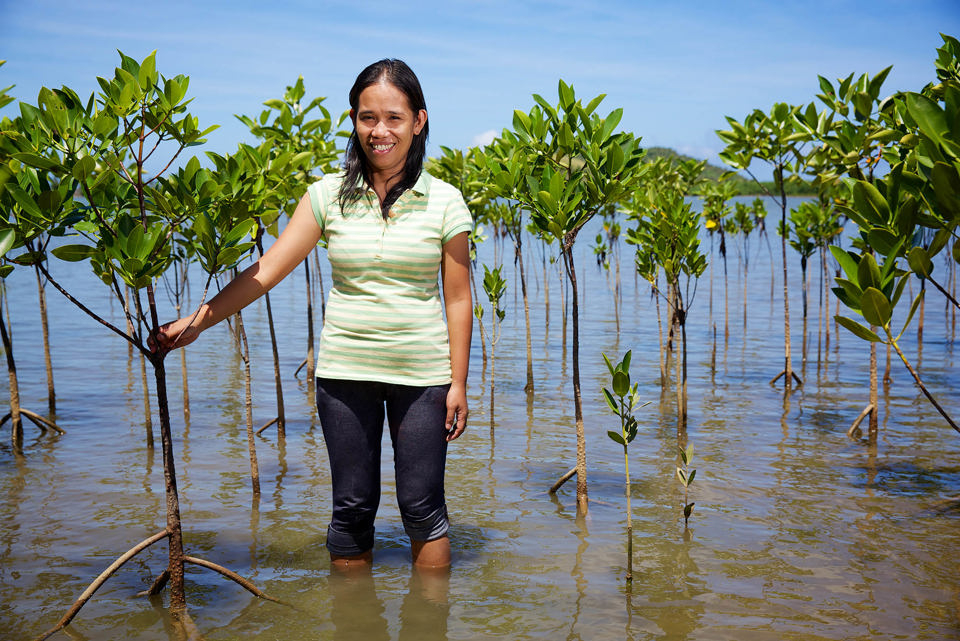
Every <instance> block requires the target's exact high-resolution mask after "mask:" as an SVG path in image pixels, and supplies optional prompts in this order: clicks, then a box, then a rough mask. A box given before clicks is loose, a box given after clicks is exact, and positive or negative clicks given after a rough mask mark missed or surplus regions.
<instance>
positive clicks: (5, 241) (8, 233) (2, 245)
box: [0, 229, 17, 258]
mask: <svg viewBox="0 0 960 641" xmlns="http://www.w3.org/2000/svg"><path fill="white" fill-rule="evenodd" d="M16 239H17V235H16V233H15V232H14V230H12V229H4V230H3V231H0V258H2V257H3V256H4V254H6V253H7V252H8V251H10V248H11V247H13V243H14V241H16Z"/></svg>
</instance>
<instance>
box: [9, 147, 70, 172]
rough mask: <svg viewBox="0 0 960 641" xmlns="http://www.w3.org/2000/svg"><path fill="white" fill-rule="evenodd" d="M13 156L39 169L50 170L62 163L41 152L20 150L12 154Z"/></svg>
mask: <svg viewBox="0 0 960 641" xmlns="http://www.w3.org/2000/svg"><path fill="white" fill-rule="evenodd" d="M11 156H12V157H13V158H15V159H17V160H19V161H20V162H22V163H23V164H25V165H30V166H31V167H36V168H37V169H43V170H44V171H50V170H52V169H56V168H57V167H59V166H60V163H58V162H55V161H53V160H51V159H49V158H46V157H44V156H41V155H39V154H34V153H29V152H20V153H16V154H11Z"/></svg>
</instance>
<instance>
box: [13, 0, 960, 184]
mask: <svg viewBox="0 0 960 641" xmlns="http://www.w3.org/2000/svg"><path fill="white" fill-rule="evenodd" d="M941 32H942V33H946V34H948V35H952V36H955V37H960V0H912V1H909V2H907V1H894V0H871V2H864V1H863V0H857V1H847V0H829V1H826V0H807V1H805V2H769V1H751V0H733V1H729V2H724V1H722V0H716V1H708V0H702V1H690V0H678V1H675V2H664V1H662V0H661V1H659V2H650V1H647V0H635V1H627V0H608V1H606V2H595V1H593V0H578V1H573V0H554V1H530V2H526V1H524V0H473V1H466V0H445V1H434V0H426V1H423V2H416V1H414V2H382V1H379V0H375V1H365V0H346V1H341V0H331V1H327V0H312V1H308V0H291V1H285V0H259V1H257V2H249V1H247V0H229V1H220V0H217V1H205V0H192V1H182V0H170V1H164V0H153V1H152V2H130V1H129V0H124V1H117V0H82V1H77V0H0V60H6V61H7V62H6V64H5V65H4V66H3V67H0V88H3V87H7V86H9V85H15V86H14V87H13V89H12V90H10V92H9V93H10V94H12V95H13V96H14V97H16V98H17V99H18V100H23V101H25V102H29V103H33V104H35V103H36V98H37V93H38V91H39V89H40V88H41V87H43V86H47V87H60V86H61V85H66V86H68V87H71V88H72V89H74V90H75V91H77V92H78V93H79V94H80V95H81V96H82V97H87V96H89V95H90V94H91V93H94V92H96V91H98V90H99V87H98V85H97V82H96V78H97V77H98V76H103V77H112V76H113V69H114V67H116V66H118V65H119V64H120V58H119V55H118V54H117V51H118V50H119V51H122V52H123V53H125V54H126V55H129V56H131V57H133V58H136V59H138V60H142V59H143V58H144V57H146V56H147V55H148V54H149V53H150V52H151V51H154V50H156V51H157V68H158V70H159V71H160V73H161V74H163V75H165V76H168V77H169V76H175V75H178V74H183V75H186V76H189V77H190V90H189V94H188V95H189V96H192V97H193V99H194V100H193V102H192V103H191V105H190V112H191V113H192V114H193V115H194V116H196V117H198V118H199V122H200V126H201V127H207V126H210V125H214V124H216V125H219V126H220V128H219V129H218V130H217V131H215V132H214V133H212V134H210V136H209V138H208V143H207V144H206V145H205V146H204V147H202V148H199V153H202V151H204V150H211V151H216V152H218V153H230V152H233V151H234V150H235V149H236V145H237V143H239V142H252V138H251V137H250V135H249V134H248V132H247V130H246V128H245V127H244V126H243V125H242V123H240V122H239V121H238V120H237V119H236V118H235V117H234V116H235V115H236V114H245V115H249V116H252V117H255V116H256V115H258V114H259V113H260V111H261V110H262V109H263V107H262V103H263V102H264V101H265V100H268V99H271V98H276V97H281V96H282V94H283V91H284V89H285V87H286V86H288V85H291V84H293V83H294V82H296V80H297V77H298V76H303V78H304V83H305V87H306V91H307V99H310V98H312V97H315V96H326V97H327V100H326V101H325V102H324V105H325V106H326V107H327V108H328V109H329V110H330V111H331V113H332V114H334V115H335V116H339V114H341V113H342V112H343V111H344V110H345V109H347V108H348V104H347V93H348V91H349V89H350V86H351V85H352V84H353V81H354V79H355V78H356V76H357V74H358V73H359V72H360V70H361V69H363V68H364V67H365V66H366V65H368V64H369V63H371V62H374V61H376V60H378V59H381V58H400V59H403V60H405V61H406V62H407V63H408V64H409V65H410V66H411V68H413V70H414V71H415V72H416V73H417V75H418V77H419V78H420V81H421V84H422V85H423V89H424V94H425V96H426V100H427V108H428V112H429V117H430V145H429V147H428V153H429V154H430V155H437V154H438V153H439V147H440V146H441V145H443V146H447V147H452V148H461V149H466V148H468V147H470V146H472V145H475V144H484V143H486V142H489V140H490V139H492V137H493V136H494V135H496V134H498V133H500V132H501V131H502V129H503V128H505V127H510V126H511V121H512V115H513V111H514V110H515V109H521V110H524V111H527V110H529V109H530V108H531V107H532V106H533V104H534V102H533V98H532V95H533V94H535V93H536V94H540V95H542V96H543V97H544V98H546V99H547V100H548V101H550V102H552V103H556V102H557V84H558V80H559V79H561V78H562V79H563V80H564V81H565V82H567V83H568V84H572V85H573V87H574V89H575V90H576V93H577V96H578V97H580V98H582V99H583V100H584V102H587V101H588V100H590V99H591V98H593V97H594V96H597V95H599V94H606V99H605V100H604V101H603V103H602V104H601V107H600V108H599V111H601V112H604V114H605V113H607V112H609V111H612V110H613V109H615V108H618V107H620V108H623V120H622V121H621V128H622V129H625V130H628V131H631V132H633V133H634V134H635V135H637V136H640V137H641V138H642V140H643V145H644V146H650V147H652V146H664V147H672V148H673V149H676V150H677V151H679V152H681V153H685V154H688V155H691V156H694V157H696V158H701V159H707V160H709V161H711V162H712V163H714V164H718V165H719V164H721V163H720V161H719V159H718V158H717V156H716V154H717V153H718V152H719V151H721V150H722V149H723V144H722V143H721V141H720V139H719V138H718V137H717V136H716V133H715V131H716V130H717V129H724V128H726V127H727V122H726V120H725V116H731V117H733V118H736V119H737V120H742V119H743V118H744V117H745V116H746V115H747V114H748V113H750V112H751V111H752V110H754V109H757V108H759V109H763V110H764V111H769V109H770V107H771V106H772V105H773V104H774V103H776V102H790V103H793V104H804V105H805V104H807V103H809V102H812V101H814V100H815V97H816V94H817V93H818V92H819V85H818V80H817V76H818V75H820V76H824V77H826V78H828V79H830V80H835V79H836V78H840V77H846V76H847V75H849V74H850V73H855V74H857V75H859V74H861V73H868V74H870V75H871V76H872V75H874V74H876V73H877V72H879V71H880V70H882V69H884V68H885V67H887V66H890V65H892V66H893V70H892V71H891V72H890V75H889V77H888V78H887V81H886V83H885V84H884V90H885V93H893V92H894V91H899V90H911V91H917V90H919V89H920V88H922V87H923V85H925V84H926V83H927V82H930V81H932V80H934V79H935V75H934V74H935V71H934V70H935V67H934V59H935V57H936V48H937V47H938V46H940V45H941V44H942V39H941V38H940V35H939V34H940V33H941ZM16 113H17V112H16V103H13V104H11V105H9V106H7V107H6V108H5V109H4V110H3V111H2V112H0V115H11V116H12V115H15V114H16Z"/></svg>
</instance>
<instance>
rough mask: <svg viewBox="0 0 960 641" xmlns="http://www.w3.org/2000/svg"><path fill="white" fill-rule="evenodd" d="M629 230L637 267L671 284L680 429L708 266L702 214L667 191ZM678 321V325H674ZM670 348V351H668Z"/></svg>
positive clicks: (680, 428) (669, 298) (681, 428)
mask: <svg viewBox="0 0 960 641" xmlns="http://www.w3.org/2000/svg"><path fill="white" fill-rule="evenodd" d="M636 224H637V226H636V227H635V228H633V229H630V230H628V231H627V242H629V243H631V244H634V245H637V246H638V253H637V266H638V269H643V270H644V271H645V272H646V273H648V274H649V273H652V272H656V271H657V269H659V270H662V271H663V274H664V278H665V280H666V283H667V293H666V296H665V300H666V302H667V305H668V306H669V308H670V312H671V322H670V327H671V332H672V331H673V329H674V327H676V329H677V331H678V332H679V337H678V342H677V360H676V368H677V380H676V385H677V387H676V394H677V430H678V433H681V434H682V433H683V431H684V430H685V429H686V423H687V330H686V327H687V316H688V314H689V311H690V308H691V306H692V305H693V300H694V297H695V294H696V285H697V281H698V279H699V278H700V276H701V275H702V274H703V272H704V271H705V270H706V268H707V259H706V256H705V255H704V254H703V253H701V251H700V239H699V232H700V225H699V215H698V214H697V213H696V212H693V211H692V210H691V207H690V204H689V203H687V202H685V201H684V199H683V197H682V196H681V195H679V194H665V195H664V199H663V200H662V201H661V202H660V203H658V210H657V212H656V213H654V214H653V215H652V216H651V217H650V218H649V219H648V218H637V219H636ZM674 323H676V325H674ZM668 351H669V350H668Z"/></svg>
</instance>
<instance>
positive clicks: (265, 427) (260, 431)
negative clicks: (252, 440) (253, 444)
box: [257, 417, 280, 436]
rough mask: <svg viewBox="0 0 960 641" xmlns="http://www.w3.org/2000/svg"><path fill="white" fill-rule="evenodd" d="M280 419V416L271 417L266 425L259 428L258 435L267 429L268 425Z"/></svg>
mask: <svg viewBox="0 0 960 641" xmlns="http://www.w3.org/2000/svg"><path fill="white" fill-rule="evenodd" d="M279 420H280V418H279V417H277V418H273V419H270V420H269V421H267V423H266V425H264V426H263V427H261V428H260V429H259V430H257V436H260V435H261V434H262V433H263V431H264V430H265V429H267V428H268V427H270V426H271V425H273V424H274V423H277V422H278V421H279Z"/></svg>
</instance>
